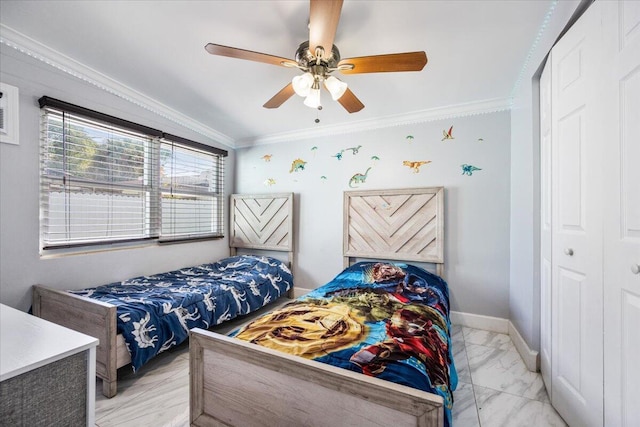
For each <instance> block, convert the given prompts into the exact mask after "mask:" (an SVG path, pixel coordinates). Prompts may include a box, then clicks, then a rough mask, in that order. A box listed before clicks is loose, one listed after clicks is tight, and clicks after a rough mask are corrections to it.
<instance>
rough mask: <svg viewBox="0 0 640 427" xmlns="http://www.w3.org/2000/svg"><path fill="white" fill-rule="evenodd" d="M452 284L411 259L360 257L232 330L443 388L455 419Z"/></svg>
mask: <svg viewBox="0 0 640 427" xmlns="http://www.w3.org/2000/svg"><path fill="white" fill-rule="evenodd" d="M450 326H451V325H450V322H449V291H448V287H447V283H446V282H445V281H444V280H442V279H441V278H440V277H438V276H436V275H434V274H431V273H429V272H427V271H425V270H423V269H421V268H419V267H416V266H412V265H407V264H397V263H396V264H383V263H371V262H361V263H358V264H355V265H353V266H351V267H349V268H347V269H345V270H344V271H343V272H342V273H340V274H339V275H338V276H337V277H336V278H335V279H333V280H332V281H331V282H329V283H327V284H326V285H324V286H322V287H320V288H318V289H316V290H314V291H313V292H311V293H309V294H307V295H305V296H303V297H300V298H298V299H296V300H295V301H293V302H291V303H289V304H287V305H285V306H284V307H283V308H281V309H279V310H276V311H274V312H271V313H269V314H267V315H265V316H262V317H260V318H258V319H257V320H255V321H253V322H251V323H249V324H248V325H246V326H245V327H243V328H241V329H239V330H237V331H236V332H234V334H233V335H235V336H236V338H240V339H243V340H246V341H250V342H252V343H255V344H259V345H262V346H265V347H269V348H272V349H276V350H280V351H283V352H286V353H290V354H295V355H298V356H302V357H305V358H307V359H313V360H316V361H319V362H323V363H328V364H330V365H334V366H338V367H341V368H345V369H349V370H351V371H356V372H360V373H363V374H365V375H370V376H374V377H378V378H381V379H384V380H389V381H392V382H395V383H398V384H402V385H406V386H409V387H413V388H417V389H420V390H424V391H427V392H430V393H436V394H439V395H440V396H442V397H443V398H444V403H445V413H446V417H445V418H446V420H447V424H449V425H450V424H451V407H452V405H453V395H452V391H453V390H454V389H455V387H456V385H457V382H458V378H457V374H456V370H455V366H454V364H453V353H452V350H451V338H450Z"/></svg>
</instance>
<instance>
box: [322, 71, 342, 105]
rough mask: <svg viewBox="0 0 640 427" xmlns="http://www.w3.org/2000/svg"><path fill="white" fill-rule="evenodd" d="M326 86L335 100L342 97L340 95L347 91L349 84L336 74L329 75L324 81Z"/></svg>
mask: <svg viewBox="0 0 640 427" xmlns="http://www.w3.org/2000/svg"><path fill="white" fill-rule="evenodd" d="M324 86H325V87H326V88H327V90H328V91H329V93H330V94H331V98H332V99H333V100H334V101H337V100H338V99H340V97H341V96H342V95H344V93H345V92H346V91H347V84H346V83H345V82H343V81H342V80H340V79H338V78H336V77H334V76H330V77H328V78H327V79H326V80H325V81H324Z"/></svg>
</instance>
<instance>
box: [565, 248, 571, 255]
mask: <svg viewBox="0 0 640 427" xmlns="http://www.w3.org/2000/svg"><path fill="white" fill-rule="evenodd" d="M564 254H565V255H569V256H573V249H571V248H567V249H565V250H564Z"/></svg>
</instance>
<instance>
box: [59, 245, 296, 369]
mask: <svg viewBox="0 0 640 427" xmlns="http://www.w3.org/2000/svg"><path fill="white" fill-rule="evenodd" d="M292 286H293V277H292V276H291V272H290V271H289V269H288V268H287V266H286V265H285V264H283V263H282V262H280V261H278V260H276V259H273V258H269V257H258V256H249V255H245V256H237V257H231V258H225V259H223V260H220V261H218V262H216V263H213V264H203V265H199V266H196V267H189V268H183V269H181V270H175V271H171V272H168V273H163V274H156V275H153V276H142V277H137V278H135V279H129V280H125V281H123V282H118V283H112V284H109V285H104V286H99V287H97V288H90V289H83V290H78V291H69V292H71V293H74V294H76V295H81V296H84V297H88V298H93V299H97V300H100V301H103V302H107V303H110V304H113V305H116V306H117V312H118V319H117V320H118V333H121V334H123V336H124V339H125V342H126V345H127V348H128V349H129V353H131V364H132V365H133V369H134V371H136V370H137V369H139V368H140V367H141V366H142V365H143V364H145V363H146V362H147V361H148V360H150V359H151V358H152V357H154V356H155V355H156V354H158V353H160V352H163V351H165V350H167V349H169V348H171V347H173V346H176V345H178V344H180V343H182V342H183V341H184V340H185V339H187V338H188V336H189V329H192V328H203V329H207V328H209V327H211V326H214V325H217V324H219V323H222V322H224V321H226V320H229V319H233V318H234V317H236V316H238V315H243V314H247V313H249V312H252V311H254V310H256V309H258V308H260V307H262V306H264V305H266V304H268V303H269V302H271V301H274V300H275V299H277V298H278V297H280V296H281V295H283V294H284V293H285V292H286V291H288V290H289V289H290V288H291V287H292Z"/></svg>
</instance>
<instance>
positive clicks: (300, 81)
mask: <svg viewBox="0 0 640 427" xmlns="http://www.w3.org/2000/svg"><path fill="white" fill-rule="evenodd" d="M314 81H315V79H314V77H313V75H312V74H311V73H304V74H302V75H300V76H295V77H294V78H293V79H292V80H291V84H292V85H293V90H294V91H295V92H296V94H297V95H299V96H303V97H304V96H308V95H309V93H310V92H311V87H312V86H313V83H314Z"/></svg>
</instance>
